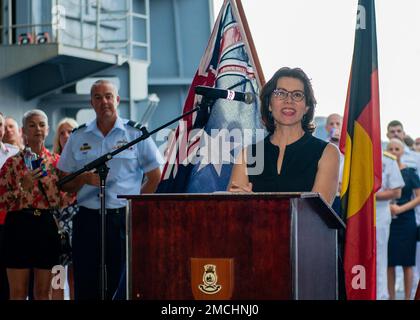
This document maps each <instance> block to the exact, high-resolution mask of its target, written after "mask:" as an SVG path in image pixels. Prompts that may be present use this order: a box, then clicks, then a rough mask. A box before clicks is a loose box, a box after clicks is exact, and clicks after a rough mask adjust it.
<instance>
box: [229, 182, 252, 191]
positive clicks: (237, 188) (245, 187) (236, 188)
mask: <svg viewBox="0 0 420 320" xmlns="http://www.w3.org/2000/svg"><path fill="white" fill-rule="evenodd" d="M228 191H229V192H252V183H251V182H248V184H247V185H239V184H237V183H236V182H235V181H232V183H231V184H230V186H229V188H228Z"/></svg>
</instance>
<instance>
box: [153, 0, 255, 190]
mask: <svg viewBox="0 0 420 320" xmlns="http://www.w3.org/2000/svg"><path fill="white" fill-rule="evenodd" d="M239 9H242V7H240V8H239ZM239 9H238V4H237V3H236V1H235V0H225V1H224V3H223V6H222V8H221V10H220V13H219V15H218V17H217V20H216V22H215V26H214V28H213V31H212V33H211V37H210V40H209V42H208V45H207V49H206V51H205V53H204V56H203V57H202V59H201V62H200V65H199V67H198V70H197V72H196V74H195V76H194V78H193V81H192V84H191V87H190V89H189V92H188V96H187V99H186V101H185V104H184V109H183V112H184V113H186V112H188V111H190V110H192V109H193V108H195V107H196V105H197V103H199V100H200V96H196V95H195V93H194V92H195V87H196V86H199V85H203V86H208V87H213V88H219V89H229V90H234V91H241V92H250V93H252V94H254V95H255V96H256V97H257V95H258V92H259V88H260V87H261V81H263V79H262V78H261V77H260V76H259V74H258V72H257V71H256V70H257V69H256V68H255V65H256V64H255V63H259V62H258V57H257V56H256V54H254V55H253V54H252V51H251V47H250V45H251V44H252V39H251V37H250V35H249V31H248V30H247V29H246V28H247V24H246V21H245V20H244V19H245V16H244V14H243V11H240V10H239ZM243 22H244V23H243ZM244 25H245V27H244ZM260 128H261V121H260V114H259V103H258V99H255V101H254V102H253V103H252V104H245V103H244V102H238V101H228V100H223V99H218V100H216V101H215V102H214V104H213V106H212V107H211V108H210V109H205V110H203V109H201V110H200V111H199V112H198V113H193V114H191V115H189V116H186V117H185V118H184V120H183V121H181V122H180V124H179V125H178V128H177V129H176V132H175V136H174V139H173V140H172V141H171V143H170V146H169V152H168V158H167V162H166V164H165V167H164V169H163V173H162V180H161V183H160V184H159V187H158V191H157V192H159V193H185V192H186V193H207V192H214V191H225V190H226V188H227V184H228V182H229V178H230V174H231V170H232V166H233V162H234V156H235V153H237V152H238V151H240V150H241V149H242V148H243V145H245V144H247V143H246V141H245V140H244V139H242V140H241V142H239V143H238V141H237V139H235V136H237V135H238V133H242V134H243V133H244V132H245V131H248V132H249V133H251V134H250V135H247V136H248V137H249V138H248V139H246V140H247V141H249V142H252V141H255V140H256V139H258V138H259V137H256V134H255V132H256V130H255V129H260ZM251 130H252V131H251ZM242 137H243V136H242ZM233 140H234V141H233ZM220 146H222V148H221V149H220Z"/></svg>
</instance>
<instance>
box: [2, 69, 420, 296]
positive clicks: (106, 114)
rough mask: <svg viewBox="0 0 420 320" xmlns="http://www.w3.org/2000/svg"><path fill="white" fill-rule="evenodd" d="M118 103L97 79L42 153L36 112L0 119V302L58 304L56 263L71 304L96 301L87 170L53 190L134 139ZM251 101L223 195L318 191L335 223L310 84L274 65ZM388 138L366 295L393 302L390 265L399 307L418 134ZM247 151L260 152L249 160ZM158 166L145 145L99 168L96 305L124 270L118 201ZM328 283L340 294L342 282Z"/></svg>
mask: <svg viewBox="0 0 420 320" xmlns="http://www.w3.org/2000/svg"><path fill="white" fill-rule="evenodd" d="M119 102H120V97H119V95H118V90H117V89H116V87H115V86H114V85H113V84H112V83H111V82H109V81H106V80H98V81H96V82H95V83H94V84H93V85H92V87H91V105H92V107H93V109H94V111H95V113H96V118H95V119H94V120H92V121H90V122H88V123H86V124H83V125H80V126H79V124H77V123H76V121H75V120H74V119H70V118H65V119H63V120H62V121H60V122H59V124H58V125H57V127H56V130H55V137H54V139H53V150H52V151H49V150H48V149H47V148H46V146H45V141H46V138H47V136H48V133H49V125H48V117H47V115H46V114H45V113H44V112H43V111H42V110H38V109H34V110H30V111H28V112H26V113H25V114H24V116H23V119H22V127H19V125H18V123H17V121H16V120H15V119H13V118H11V117H7V116H4V115H2V114H0V168H1V171H0V299H1V300H5V299H16V300H18V299H20V300H22V299H28V297H29V298H32V299H41V300H47V299H63V298H64V292H63V290H62V288H59V289H57V288H54V287H52V286H51V283H52V281H51V280H52V277H53V274H52V272H51V269H52V268H53V267H54V266H55V265H57V264H62V265H65V266H66V267H67V276H68V277H67V282H68V284H69V289H70V290H69V291H70V298H71V299H76V300H79V299H80V300H86V299H100V298H101V290H100V288H101V278H100V274H101V272H100V271H101V270H100V268H99V266H100V258H101V254H100V253H101V237H100V234H101V232H100V226H101V216H100V207H101V202H100V200H101V199H100V197H99V187H100V179H99V176H98V174H97V172H96V171H90V172H84V173H82V174H80V175H79V176H77V177H75V178H74V179H73V180H71V181H69V182H67V183H66V184H62V185H60V187H58V184H57V182H58V181H59V180H60V179H62V178H64V177H66V176H68V175H70V174H71V173H73V172H75V171H78V170H79V169H81V168H83V167H84V166H85V165H86V164H88V163H90V162H91V161H93V160H95V159H97V158H98V157H100V156H101V155H103V154H105V153H108V152H111V151H114V150H116V149H117V148H119V147H120V146H122V145H124V144H126V143H128V142H129V141H132V140H134V139H136V138H137V137H139V136H140V135H142V132H141V130H139V129H138V128H137V127H136V126H135V125H134V123H133V122H132V121H129V120H127V119H123V118H120V117H119V115H118V112H117V107H118V105H119ZM260 102H261V118H262V121H263V124H264V126H265V128H266V130H267V132H268V135H267V137H266V138H265V139H264V140H263V141H260V142H257V143H256V144H254V145H250V146H248V147H245V148H244V149H243V151H242V152H241V153H240V154H239V157H240V158H239V159H237V161H235V164H234V166H233V169H232V174H231V178H230V181H229V185H228V191H231V192H291V191H299V192H302V191H313V192H317V193H319V194H320V195H321V196H322V197H323V198H324V200H325V201H327V202H328V203H329V204H330V205H331V206H332V208H333V209H334V210H335V211H336V213H337V214H338V215H340V216H341V218H342V219H343V220H344V221H345V217H343V216H342V214H341V205H340V188H341V179H342V171H343V163H344V157H343V155H342V154H341V153H340V152H339V150H338V144H339V140H340V136H341V125H342V117H341V115H340V114H331V115H330V116H328V118H327V121H326V126H325V130H326V131H327V133H328V139H327V141H325V140H323V139H320V138H317V137H315V136H314V135H313V132H314V123H313V119H314V114H315V107H316V99H315V94H314V91H313V88H312V84H311V81H310V79H309V77H308V76H307V75H306V74H305V72H304V71H303V70H301V69H299V68H294V69H292V68H287V67H285V68H281V69H279V70H278V71H277V72H276V73H275V74H274V75H273V77H272V78H271V79H270V80H269V81H268V82H267V83H266V84H265V85H264V87H263V88H262V90H261V94H260ZM387 136H388V138H389V142H388V143H387V147H386V150H383V159H382V163H383V170H382V188H381V189H380V190H379V191H378V192H377V195H376V198H377V199H376V200H377V211H376V232H377V299H395V279H396V273H395V267H396V266H401V267H402V268H403V275H404V287H405V298H406V299H410V298H411V297H412V294H413V290H414V288H415V287H416V285H417V281H418V279H419V276H420V252H419V251H420V250H418V249H419V248H417V241H418V236H419V235H418V225H419V224H420V181H419V173H420V138H417V139H409V138H408V135H407V134H406V133H405V132H404V129H403V125H402V123H401V122H399V121H392V122H390V123H389V125H388V128H387ZM261 146H262V147H263V149H261V148H260V147H261ZM257 150H264V152H263V153H261V154H257ZM28 155H29V156H30V157H29V161H28ZM31 157H32V158H31ZM251 158H252V159H256V161H259V162H261V163H263V164H264V166H263V171H262V172H261V173H259V174H258V175H255V174H248V173H249V169H250V167H251V164H250V163H249V159H251ZM34 159H38V162H36V161H35V162H34ZM238 160H239V161H238ZM36 163H38V166H35V164H36ZM162 163H163V159H162V156H161V154H160V152H159V150H158V149H157V147H156V144H155V142H154V141H153V140H152V138H148V139H146V140H144V141H141V142H140V143H138V144H136V145H134V146H132V147H130V148H129V149H126V150H125V151H123V152H121V153H119V154H118V155H116V156H115V157H114V158H113V159H111V160H110V161H108V163H107V165H108V167H109V173H108V176H107V180H106V193H105V199H106V226H107V229H106V247H105V248H104V250H105V252H106V255H105V256H106V268H107V269H106V284H107V287H106V292H105V294H106V299H113V298H115V294H116V293H117V292H118V289H119V284H121V283H122V282H123V281H122V279H123V277H124V270H125V263H126V257H125V253H126V250H125V246H126V239H125V228H126V225H125V223H126V221H125V212H126V206H127V202H126V200H124V199H121V198H118V197H117V195H119V194H125V195H129V194H144V193H153V192H155V190H156V188H157V186H158V184H159V181H160V177H161V171H160V167H161V165H162ZM416 218H417V220H416ZM62 232H65V233H67V234H68V235H69V241H70V245H71V248H72V251H71V252H67V253H66V255H65V256H63V254H62V252H61V247H60V246H61V242H60V241H61V238H60V235H61V233H62ZM344 241H345V239H344V234H343V235H341V236H339V243H338V245H339V247H340V250H339V261H341V262H340V263H339V264H340V265H342V257H343V252H342V250H343V248H344V246H343V242H344ZM341 273H342V269H341ZM341 276H343V274H341ZM339 282H341V288H340V291H341V293H343V291H344V285H343V283H344V282H343V281H341V280H340V281H339ZM340 297H341V298H343V297H345V295H343V294H340Z"/></svg>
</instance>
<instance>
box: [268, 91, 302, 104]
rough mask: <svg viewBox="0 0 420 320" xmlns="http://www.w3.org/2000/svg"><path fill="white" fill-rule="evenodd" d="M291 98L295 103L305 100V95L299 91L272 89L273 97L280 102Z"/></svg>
mask: <svg viewBox="0 0 420 320" xmlns="http://www.w3.org/2000/svg"><path fill="white" fill-rule="evenodd" d="M289 94H290V96H291V97H292V100H293V101H295V102H300V101H302V100H303V98H305V93H304V92H303V91H301V90H294V91H287V90H286V89H274V90H273V96H274V97H275V98H278V99H280V100H286V99H287V97H288V96H289Z"/></svg>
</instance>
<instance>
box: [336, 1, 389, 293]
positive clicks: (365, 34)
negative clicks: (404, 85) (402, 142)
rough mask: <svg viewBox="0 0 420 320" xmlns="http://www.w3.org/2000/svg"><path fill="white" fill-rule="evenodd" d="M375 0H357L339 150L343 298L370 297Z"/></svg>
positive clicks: (376, 143)
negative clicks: (344, 226) (341, 158)
mask: <svg viewBox="0 0 420 320" xmlns="http://www.w3.org/2000/svg"><path fill="white" fill-rule="evenodd" d="M378 87H379V86H378V61H377V48H376V27H375V2H374V0H359V6H358V11H357V24H356V36H355V43H354V52H353V61H352V67H351V73H350V79H349V86H348V91H347V99H346V107H345V111H344V120H343V129H342V133H341V140H340V141H341V142H340V150H341V152H342V153H343V154H344V155H345V160H344V171H343V181H342V188H341V201H342V202H341V203H342V208H343V210H344V213H345V216H346V217H347V229H346V239H345V249H344V250H345V251H344V272H345V282H346V293H347V298H348V299H351V300H354V299H375V298H376V232H375V192H376V191H377V190H378V189H379V188H380V186H381V180H382V161H381V159H382V158H381V139H380V136H381V135H380V121H379V88H378Z"/></svg>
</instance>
